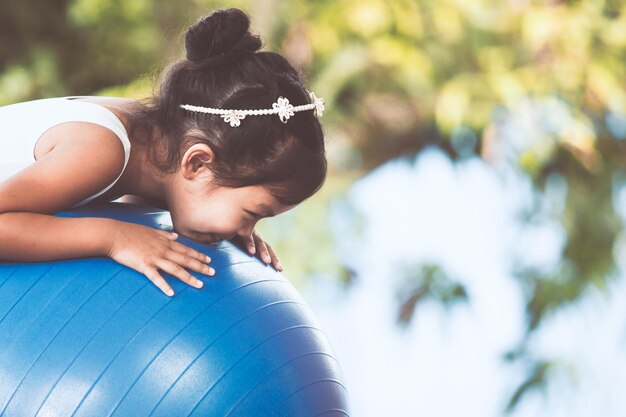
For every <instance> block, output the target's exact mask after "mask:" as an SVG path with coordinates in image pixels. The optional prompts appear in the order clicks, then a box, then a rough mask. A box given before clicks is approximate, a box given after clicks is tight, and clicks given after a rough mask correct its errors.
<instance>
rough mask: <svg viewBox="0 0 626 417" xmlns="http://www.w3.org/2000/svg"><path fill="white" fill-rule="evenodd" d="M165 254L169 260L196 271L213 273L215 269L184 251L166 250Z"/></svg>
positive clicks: (206, 273)
mask: <svg viewBox="0 0 626 417" xmlns="http://www.w3.org/2000/svg"><path fill="white" fill-rule="evenodd" d="M166 256H167V259H169V260H170V261H172V262H175V263H176V264H178V265H182V266H184V267H186V268H189V269H192V270H194V271H196V272H200V273H202V274H205V275H215V270H214V269H213V268H211V267H210V266H208V265H207V264H205V263H202V262H200V261H199V260H197V259H195V258H192V257H191V256H189V255H188V254H186V253H181V252H176V251H171V252H168V253H167V255H166Z"/></svg>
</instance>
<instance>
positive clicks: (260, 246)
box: [234, 229, 283, 272]
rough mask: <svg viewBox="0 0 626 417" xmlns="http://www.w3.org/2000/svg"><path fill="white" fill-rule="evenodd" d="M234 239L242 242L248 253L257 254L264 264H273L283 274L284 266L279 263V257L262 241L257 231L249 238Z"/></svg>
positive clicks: (238, 237)
mask: <svg viewBox="0 0 626 417" xmlns="http://www.w3.org/2000/svg"><path fill="white" fill-rule="evenodd" d="M234 239H237V240H239V241H240V242H242V243H243V245H244V246H245V247H246V249H247V250H248V252H250V253H251V254H254V253H255V252H256V253H257V254H258V255H259V257H260V258H261V260H263V262H265V263H272V265H273V266H274V268H275V269H276V270H278V271H281V272H282V270H283V266H282V265H281V264H280V262H279V261H278V257H277V256H276V253H275V252H274V249H272V247H271V246H270V244H269V243H267V242H265V241H264V240H263V239H261V236H259V234H258V233H257V231H256V229H255V230H253V231H252V235H250V236H248V237H241V236H236V237H235V238H234Z"/></svg>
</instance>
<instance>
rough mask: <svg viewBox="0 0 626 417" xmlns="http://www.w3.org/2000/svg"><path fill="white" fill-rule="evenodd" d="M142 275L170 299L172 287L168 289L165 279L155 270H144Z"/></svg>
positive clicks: (172, 293)
mask: <svg viewBox="0 0 626 417" xmlns="http://www.w3.org/2000/svg"><path fill="white" fill-rule="evenodd" d="M144 275H145V276H146V277H148V279H149V280H150V281H152V282H153V283H154V285H156V286H157V287H158V288H159V289H160V290H161V291H163V292H164V293H165V295H169V296H170V297H171V296H173V295H174V290H173V289H172V287H170V285H169V284H168V283H167V281H166V280H165V278H163V277H162V276H161V274H159V272H158V271H157V270H156V269H155V268H146V270H145V272H144Z"/></svg>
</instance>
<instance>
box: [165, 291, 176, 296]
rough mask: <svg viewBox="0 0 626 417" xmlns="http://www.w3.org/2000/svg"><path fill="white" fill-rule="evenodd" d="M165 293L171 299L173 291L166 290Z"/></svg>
mask: <svg viewBox="0 0 626 417" xmlns="http://www.w3.org/2000/svg"><path fill="white" fill-rule="evenodd" d="M165 293H166V294H167V295H169V296H170V297H171V296H172V295H174V290H167V291H165Z"/></svg>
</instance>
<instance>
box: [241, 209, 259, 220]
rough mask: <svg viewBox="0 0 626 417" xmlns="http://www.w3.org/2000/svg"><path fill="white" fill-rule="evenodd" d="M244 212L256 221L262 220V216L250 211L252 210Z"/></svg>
mask: <svg viewBox="0 0 626 417" xmlns="http://www.w3.org/2000/svg"><path fill="white" fill-rule="evenodd" d="M244 211H245V212H246V213H248V214H249V215H250V216H252V217H253V218H255V219H260V218H261V217H262V216H261V215H260V214H258V213H255V212H253V211H250V210H244Z"/></svg>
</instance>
